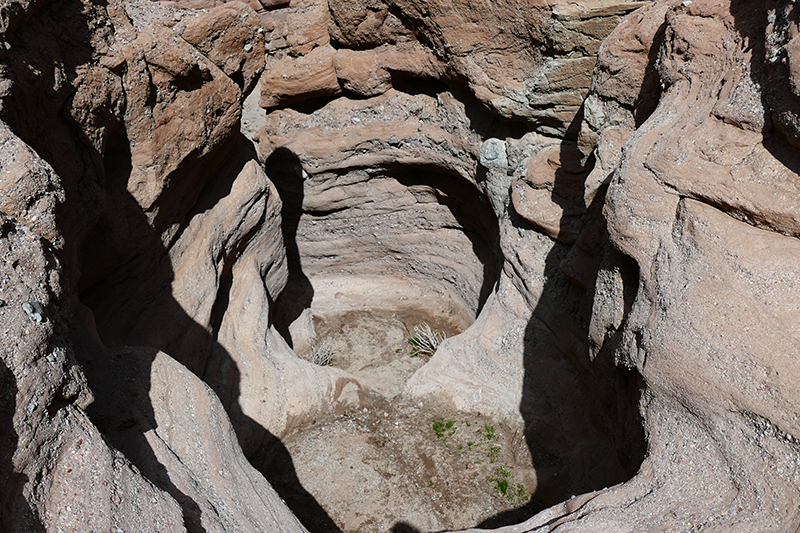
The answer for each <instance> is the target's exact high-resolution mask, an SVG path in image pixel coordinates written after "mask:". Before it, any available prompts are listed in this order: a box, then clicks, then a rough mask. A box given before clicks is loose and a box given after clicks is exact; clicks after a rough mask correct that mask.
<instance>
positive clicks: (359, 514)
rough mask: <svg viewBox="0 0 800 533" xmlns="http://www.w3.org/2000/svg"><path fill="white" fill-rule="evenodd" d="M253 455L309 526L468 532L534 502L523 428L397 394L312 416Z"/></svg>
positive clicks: (317, 532) (316, 529)
mask: <svg viewBox="0 0 800 533" xmlns="http://www.w3.org/2000/svg"><path fill="white" fill-rule="evenodd" d="M284 446H285V448H283V447H284ZM287 452H288V453H287ZM256 462H257V466H258V467H260V469H261V470H262V471H263V472H265V473H266V474H267V477H268V478H269V480H270V482H271V483H272V485H273V486H274V487H275V488H276V489H277V490H278V492H279V493H280V494H281V496H282V497H283V498H284V500H286V502H287V503H288V504H289V506H290V507H291V508H292V509H293V510H294V511H295V513H296V514H297V515H298V517H299V518H300V519H301V521H303V522H304V524H305V525H306V527H308V529H309V530H310V531H311V532H312V533H322V532H323V531H327V532H330V531H331V529H330V528H331V527H336V528H338V529H340V530H342V531H346V532H364V533H367V532H375V533H377V532H386V531H397V532H403V531H441V530H450V529H462V528H466V527H470V526H475V525H477V524H482V523H485V525H495V524H498V523H509V522H513V521H514V520H513V518H514V517H516V518H517V519H519V518H520V517H521V516H517V514H518V513H514V512H513V511H514V510H517V509H520V508H524V509H521V510H520V512H519V515H522V514H529V513H530V512H531V510H532V509H531V508H532V507H534V506H535V503H531V502H530V500H531V494H532V492H533V491H534V490H535V488H536V476H535V472H534V470H533V468H532V467H531V461H530V456H529V454H528V450H527V447H526V445H525V440H524V438H523V437H522V435H521V432H519V433H517V432H514V431H512V430H510V429H509V428H507V427H505V426H503V425H501V424H497V423H496V422H494V421H492V420H490V419H487V418H482V417H476V416H474V415H467V414H463V413H461V414H457V413H450V414H444V413H442V412H441V411H437V408H436V407H435V406H432V405H425V404H421V403H415V404H410V403H408V402H405V401H402V400H399V399H398V400H395V401H390V400H385V399H381V400H378V401H376V402H375V403H374V404H373V405H372V406H370V407H369V408H364V409H360V410H353V411H350V412H346V413H344V414H341V415H331V416H330V417H329V418H327V419H325V420H316V421H313V422H312V423H311V424H308V425H306V426H304V427H302V428H299V429H297V430H295V431H294V432H293V433H291V434H290V435H288V436H287V437H286V438H284V439H283V441H282V443H277V442H276V443H274V444H273V445H272V446H271V447H267V448H265V449H264V450H262V452H261V454H260V456H259V457H258V458H257V459H256ZM334 524H335V526H334ZM334 531H335V530H334Z"/></svg>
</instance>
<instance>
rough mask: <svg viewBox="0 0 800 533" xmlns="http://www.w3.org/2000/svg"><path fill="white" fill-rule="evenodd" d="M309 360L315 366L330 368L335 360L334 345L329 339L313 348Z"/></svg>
mask: <svg viewBox="0 0 800 533" xmlns="http://www.w3.org/2000/svg"><path fill="white" fill-rule="evenodd" d="M308 360H309V361H310V362H312V363H314V364H315V365H319V366H330V365H332V364H333V362H334V360H335V353H334V351H333V345H332V343H331V342H330V340H329V339H324V340H323V341H322V342H320V343H319V344H316V345H314V346H312V348H311V354H310V355H309V356H308Z"/></svg>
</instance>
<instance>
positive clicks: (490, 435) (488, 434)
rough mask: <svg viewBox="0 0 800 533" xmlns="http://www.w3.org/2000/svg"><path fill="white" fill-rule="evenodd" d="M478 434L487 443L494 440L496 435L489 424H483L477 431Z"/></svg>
mask: <svg viewBox="0 0 800 533" xmlns="http://www.w3.org/2000/svg"><path fill="white" fill-rule="evenodd" d="M478 433H480V434H481V436H482V437H483V438H484V439H485V440H487V441H490V440H494V438H495V437H496V436H497V433H495V430H494V426H492V425H489V424H485V425H484V426H483V429H482V430H480V429H479V430H478Z"/></svg>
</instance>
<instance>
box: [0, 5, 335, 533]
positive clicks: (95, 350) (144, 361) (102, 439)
mask: <svg viewBox="0 0 800 533" xmlns="http://www.w3.org/2000/svg"><path fill="white" fill-rule="evenodd" d="M2 29H3V42H2V57H1V58H0V60H2V64H3V70H2V73H3V74H2V76H3V77H2V96H1V98H0V99H1V100H2V103H1V104H0V110H1V114H2V120H3V123H2V126H0V130H1V131H2V148H1V150H2V156H0V161H2V169H3V174H2V179H0V209H2V214H0V216H2V235H1V236H0V239H1V240H2V248H3V252H2V257H3V259H2V263H1V265H2V271H3V274H2V279H3V281H2V294H0V296H1V297H2V302H0V304H1V305H0V313H2V315H3V320H2V326H3V343H2V346H3V349H2V360H3V366H2V385H3V389H2V398H3V404H2V413H3V419H2V424H3V432H2V439H3V440H2V443H3V444H2V446H3V447H2V455H1V457H2V459H0V468H2V478H3V480H4V481H3V490H2V495H3V496H2V514H0V524H2V529H3V531H38V530H47V531H50V530H52V531H89V530H91V531H95V530H96V531H101V530H102V531H182V530H189V531H303V528H302V526H301V525H300V523H299V522H298V521H297V520H296V519H295V518H294V517H293V516H292V514H291V513H290V512H289V510H288V509H287V508H286V507H285V505H284V504H283V502H282V501H281V500H280V498H279V497H278V496H277V494H276V493H275V492H274V491H273V490H272V488H271V487H270V486H269V485H268V483H267V482H266V481H265V479H264V478H263V476H262V475H261V474H260V473H258V472H257V471H256V470H255V469H254V468H253V467H252V466H251V465H250V464H249V462H248V461H247V459H246V458H245V456H244V454H243V452H242V448H241V445H244V446H247V445H248V444H250V443H251V442H252V441H253V440H256V441H258V439H263V438H265V436H267V435H268V434H267V429H265V428H270V429H271V428H272V427H273V426H275V425H277V426H279V427H280V422H275V423H273V422H274V421H275V420H279V421H280V420H284V419H285V418H286V417H287V416H291V413H289V414H287V413H286V411H287V409H283V411H282V410H281V409H282V408H281V407H277V406H278V405H283V404H281V403H280V402H278V403H276V404H270V409H268V410H269V412H270V415H267V418H269V420H268V421H264V420H260V419H259V417H260V416H261V415H260V414H259V413H260V412H259V411H258V408H257V404H258V400H255V401H251V402H249V403H248V402H246V401H245V402H241V405H240V403H239V402H240V399H239V391H240V390H243V391H248V390H251V389H252V387H258V388H259V389H260V390H263V388H264V381H263V379H265V376H264V375H263V374H267V375H268V374H269V372H268V371H266V372H263V371H262V370H261V367H260V366H258V365H255V366H256V368H254V369H253V372H252V373H250V372H248V371H237V366H236V365H237V363H238V364H241V365H247V364H248V363H249V362H252V361H253V358H256V357H257V355H256V354H255V353H253V352H252V349H253V348H255V347H256V346H259V345H258V344H252V343H251V342H249V341H250V338H249V337H248V335H253V333H251V332H250V329H252V328H262V329H259V333H258V335H259V336H260V338H261V341H260V342H261V344H260V346H262V347H263V349H264V350H266V349H268V348H266V347H265V343H266V341H265V337H264V329H263V328H268V322H267V324H266V325H264V324H262V323H261V322H259V320H264V321H268V316H269V314H268V313H266V312H262V311H263V309H264V308H265V307H266V305H267V304H266V303H265V302H266V301H268V300H269V298H270V294H272V295H273V297H274V296H276V295H277V294H278V293H279V292H280V290H281V286H282V284H284V283H285V277H286V274H285V273H286V267H285V259H284V254H283V247H282V244H281V235H280V232H279V231H277V230H276V229H275V228H278V227H279V224H280V223H279V221H276V220H277V218H275V217H278V216H279V215H278V213H279V210H280V201H279V200H278V199H277V196H276V194H275V193H274V192H272V193H271V194H270V191H272V186H271V185H270V183H269V181H268V179H267V178H266V176H265V174H264V172H263V170H262V169H261V167H260V166H259V165H258V163H257V162H255V160H254V151H253V150H252V148H251V147H248V145H247V144H246V143H245V142H244V141H243V140H242V139H241V138H240V135H239V131H238V130H239V118H240V116H241V101H242V100H243V98H244V96H245V95H246V93H247V92H248V91H250V90H252V88H253V86H254V84H255V83H256V81H257V80H258V78H259V76H260V74H261V71H262V70H263V64H264V63H263V37H262V36H263V29H262V28H261V25H260V22H259V19H258V17H257V16H256V14H255V13H254V12H253V11H252V10H251V9H250V8H248V7H247V6H245V5H243V4H227V5H226V6H224V7H221V8H220V9H218V10H216V11H213V12H207V13H206V12H190V11H184V10H180V9H175V8H170V7H160V6H158V5H157V4H151V3H141V2H110V3H108V4H105V3H102V4H101V3H97V4H95V3H92V2H84V3H80V2H60V1H55V2H37V3H30V4H28V3H11V4H9V5H7V6H4V7H3V28H2ZM223 34H224V35H223ZM215 195H216V196H215ZM270 221H273V222H271V223H270ZM271 224H272V225H271ZM190 256H191V257H192V261H191V264H189V263H190V261H187V258H188V257H190ZM181 258H183V260H182V259H181ZM209 272H210V273H211V276H210V277H209ZM232 273H233V274H235V275H236V280H237V281H236V283H232V282H231V281H230V278H231V276H232ZM226 276H227V277H226ZM172 285H175V286H174V287H172ZM181 294H182V295H183V296H181ZM223 296H224V298H225V300H226V304H227V303H228V301H230V302H231V304H235V305H239V306H240V307H247V308H249V309H250V310H252V311H255V315H254V316H253V315H252V314H251V315H248V313H247V312H246V310H245V311H243V312H240V313H239V314H238V315H237V316H236V317H235V322H236V324H235V325H227V324H229V322H230V321H233V320H234V317H233V316H229V318H228V321H227V322H226V320H224V319H223V317H222V313H221V312H220V311H219V309H218V308H219V304H217V305H216V309H215V302H218V301H219V299H220V298H222V297H223ZM245 301H246V303H247V305H246V306H245V304H244V302H245ZM251 302H252V306H251V305H250V304H251ZM223 310H224V308H223ZM154 316H157V317H158V318H157V319H154ZM154 322H156V325H153V324H154ZM163 326H166V327H163ZM221 332H222V333H221ZM237 335H238V337H237ZM237 338H239V339H242V338H244V339H248V342H247V343H246V345H247V347H248V349H250V351H248V350H247V349H241V350H238V346H239V344H238V343H237V341H236V339H237ZM101 339H102V341H101ZM103 343H105V345H104V344H103ZM134 344H138V345H140V346H138V347H137V346H122V345H134ZM281 346H283V345H282V344H280V343H278V347H277V348H276V351H277V352H278V353H281ZM161 347H164V348H167V349H171V350H174V353H173V354H172V355H174V357H173V356H172V355H168V354H167V353H164V352H160V351H159V350H158V348H161ZM284 350H285V349H284ZM285 352H286V353H288V350H285ZM234 358H235V361H236V362H234ZM248 358H249V359H248ZM295 359H296V358H295ZM179 361H180V362H179ZM251 364H252V363H251ZM204 371H209V372H213V375H214V380H208V381H209V383H210V384H211V386H212V387H216V388H217V389H218V390H220V391H221V394H220V396H221V397H222V399H223V401H224V403H221V402H220V397H218V396H217V394H215V393H214V391H213V390H212V388H210V387H209V385H208V384H206V383H204V382H203V381H202V380H201V377H202V376H203V372H204ZM193 372H194V373H193ZM240 378H241V379H240ZM266 379H269V378H268V377H267V378H266ZM326 379H328V380H329V378H326ZM326 384H327V381H326V382H324V383H321V384H320V385H319V386H317V387H311V389H312V392H311V395H312V396H319V395H320V394H324V393H325V392H324V391H325V390H326V389H325V386H326ZM320 391H322V392H320ZM222 393H227V394H222ZM254 396H255V395H254V394H252V393H251V394H250V397H251V398H253V397H254ZM93 399H94V402H93V403H92V400H93ZM254 406H256V407H254ZM276 407H277V408H276ZM226 410H227V412H226ZM228 413H230V417H231V418H232V419H233V420H234V421H235V422H234V423H235V424H236V428H237V429H238V432H239V433H238V437H239V438H241V444H240V442H239V438H237V432H236V431H234V427H233V426H232V425H231V422H230V420H229V414H228ZM275 413H279V414H275ZM87 414H88V416H87ZM249 416H252V417H253V418H256V419H259V420H258V421H257V422H252V420H251V418H249ZM284 423H285V422H284ZM270 424H272V425H270ZM250 445H251V446H255V445H258V442H256V443H255V444H250Z"/></svg>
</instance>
